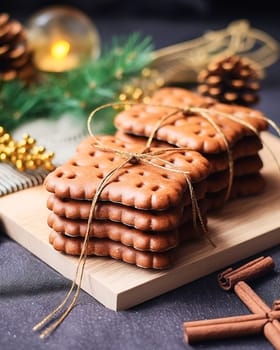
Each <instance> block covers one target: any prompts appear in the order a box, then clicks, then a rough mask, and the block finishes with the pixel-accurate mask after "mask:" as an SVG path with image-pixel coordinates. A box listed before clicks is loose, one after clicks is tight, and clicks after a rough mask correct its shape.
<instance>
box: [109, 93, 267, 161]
mask: <svg viewBox="0 0 280 350" xmlns="http://www.w3.org/2000/svg"><path fill="white" fill-rule="evenodd" d="M174 89H176V95H177V96H179V95H180V94H182V100H184V99H185V98H186V99H188V100H190V102H189V104H187V105H184V104H182V105H180V104H179V103H177V102H176V101H177V100H176V99H174V102H172V98H171V97H170V96H171V95H172V94H173V93H174ZM192 99H193V102H191V100H192ZM205 102H206V101H205ZM157 103H159V104H166V105H173V106H178V107H182V108H188V107H189V106H190V105H191V106H197V105H198V106H200V105H201V104H198V100H197V96H196V95H195V94H193V93H192V92H190V91H187V90H185V89H179V88H163V89H161V90H159V91H158V92H156V93H155V96H154V97H152V98H151V106H149V105H144V104H143V105H137V106H135V107H134V106H133V107H132V108H130V109H127V110H124V111H122V112H120V113H119V114H118V115H117V116H116V117H115V120H114V122H115V126H116V128H117V129H118V130H121V131H123V132H125V133H129V134H134V135H138V136H145V137H149V136H150V135H151V133H152V132H153V131H154V129H155V127H156V125H157V123H158V121H159V120H160V119H161V118H162V117H164V116H166V115H168V114H170V113H171V112H172V109H170V108H167V107H155V106H152V105H153V104H157ZM216 105H217V106H218V107H217V109H216ZM173 111H174V110H173ZM209 111H210V112H211V118H212V119H213V121H214V122H215V123H216V125H217V126H218V127H219V128H220V129H221V131H222V133H223V136H222V135H221V134H220V133H219V132H218V131H217V129H216V128H215V127H214V126H213V125H211V123H210V122H209V121H208V120H207V119H205V118H204V117H203V116H202V115H199V113H198V112H197V113H192V112H188V113H187V115H186V113H184V112H182V111H178V113H176V114H175V115H173V116H172V117H170V118H169V119H168V120H166V121H165V122H164V123H163V124H162V126H160V128H159V129H158V131H157V133H156V136H155V139H157V140H159V141H165V142H168V143H170V144H172V145H175V146H178V147H187V148H189V149H193V150H196V151H198V152H200V153H203V154H206V153H210V154H212V153H221V152H226V151H227V145H226V144H225V142H224V137H225V138H226V139H227V142H228V145H229V147H230V148H231V147H233V145H234V144H235V143H236V142H237V141H239V140H240V139H242V138H243V137H245V136H248V135H252V134H253V132H252V131H251V130H250V128H248V127H247V126H245V125H242V124H241V123H239V122H237V121H234V120H232V119H230V118H227V117H225V116H224V115H222V114H221V113H219V112H222V113H228V114H230V115H231V116H233V117H236V118H237V119H238V120H240V121H242V122H245V123H249V124H250V125H251V126H252V127H253V128H255V129H256V130H257V131H258V132H260V131H262V130H266V129H267V127H268V124H267V122H266V120H265V118H264V116H263V114H262V113H261V112H259V111H255V110H252V109H249V108H246V107H241V106H228V105H223V104H217V103H214V104H213V106H211V107H209Z"/></svg>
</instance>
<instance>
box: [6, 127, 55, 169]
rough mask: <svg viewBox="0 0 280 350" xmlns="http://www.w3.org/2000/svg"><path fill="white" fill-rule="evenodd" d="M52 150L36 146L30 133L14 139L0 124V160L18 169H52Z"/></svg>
mask: <svg viewBox="0 0 280 350" xmlns="http://www.w3.org/2000/svg"><path fill="white" fill-rule="evenodd" d="M53 157H54V153H53V152H47V151H46V149H45V147H42V146H37V145H36V140H35V139H34V138H33V137H31V136H30V135H27V134H26V135H24V136H23V137H22V140H20V141H16V140H14V139H13V138H12V136H11V135H10V134H9V133H7V132H6V131H5V129H4V128H3V127H1V126H0V162H5V163H10V164H12V165H13V166H15V167H16V169H17V170H19V171H22V172H23V171H25V170H35V169H38V168H42V169H44V170H47V171H52V170H53V169H54V168H55V166H54V165H53V163H52V159H53Z"/></svg>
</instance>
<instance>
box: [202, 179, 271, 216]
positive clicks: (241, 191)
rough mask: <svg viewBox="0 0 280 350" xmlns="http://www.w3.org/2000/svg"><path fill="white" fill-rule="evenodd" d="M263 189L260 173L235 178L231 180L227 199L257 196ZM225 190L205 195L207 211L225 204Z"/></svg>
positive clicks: (263, 183) (263, 181)
mask: <svg viewBox="0 0 280 350" xmlns="http://www.w3.org/2000/svg"><path fill="white" fill-rule="evenodd" d="M264 188H265V180H264V178H263V176H262V175H261V174H260V173H256V174H249V175H243V176H236V177H235V178H234V179H233V184H232V189H231V193H230V197H229V199H230V200H232V199H235V198H239V197H247V196H253V195H258V194H260V193H262V192H263V190H264ZM225 196H226V189H224V190H221V191H217V192H212V193H210V192H209V193H207V194H206V203H207V204H206V205H207V208H208V211H211V210H214V209H218V208H221V207H222V206H223V205H224V203H225Z"/></svg>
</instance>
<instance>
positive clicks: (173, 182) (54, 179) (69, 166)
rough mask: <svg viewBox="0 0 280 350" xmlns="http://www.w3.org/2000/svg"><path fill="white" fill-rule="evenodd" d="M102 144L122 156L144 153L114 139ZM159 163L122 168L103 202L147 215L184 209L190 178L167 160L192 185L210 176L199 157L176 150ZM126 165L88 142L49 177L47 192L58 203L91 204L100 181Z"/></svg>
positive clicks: (107, 138) (137, 146)
mask: <svg viewBox="0 0 280 350" xmlns="http://www.w3.org/2000/svg"><path fill="white" fill-rule="evenodd" d="M100 140H101V141H102V143H104V144H106V145H107V146H109V147H114V148H115V149H118V150H121V151H127V152H139V151H141V150H142V149H143V147H142V146H139V145H132V144H125V143H124V142H122V141H119V140H118V139H116V138H115V137H113V136H104V137H101V138H100ZM155 150H158V149H155ZM159 157H160V159H159V158H156V159H155V158H153V160H152V161H153V162H154V164H155V165H150V164H146V163H145V164H144V163H142V162H140V163H138V164H135V163H133V164H130V163H129V164H126V165H125V166H123V167H122V168H121V169H120V170H119V171H118V172H117V173H116V174H115V175H114V176H113V178H112V179H111V180H110V181H109V182H108V183H107V184H106V186H105V188H104V189H103V190H102V192H101V194H100V196H99V200H102V201H110V202H114V203H120V204H122V205H126V206H131V207H135V208H138V209H144V210H164V209H166V208H169V207H172V206H176V205H178V204H179V203H181V201H182V199H183V198H186V196H187V193H188V192H189V188H188V185H187V184H186V178H185V176H184V175H182V174H180V173H179V172H174V171H172V169H170V165H166V164H165V163H164V160H165V161H168V162H170V163H172V164H173V166H175V167H176V169H180V170H179V171H181V170H182V171H186V172H188V174H189V178H190V180H191V182H193V183H199V182H202V181H203V180H204V179H206V178H207V176H208V174H209V172H210V166H209V162H208V161H207V160H206V159H205V158H204V157H203V156H202V155H201V154H199V153H197V152H193V151H179V150H176V149H174V152H173V151H172V152H165V153H163V154H161V155H160V156H159ZM123 162H124V158H123V157H122V156H121V155H117V154H115V153H114V152H110V151H102V150H100V149H98V148H97V147H96V145H95V144H94V139H93V138H87V139H85V140H84V141H83V142H82V143H81V144H80V145H79V147H78V150H77V153H76V155H75V156H74V157H73V158H72V159H71V160H70V161H68V162H66V163H65V164H63V165H62V166H60V167H57V168H56V169H55V170H54V171H53V172H51V173H50V174H48V176H47V177H46V179H45V182H44V183H45V187H46V189H47V190H48V191H49V192H52V193H55V195H56V196H57V197H61V198H72V199H87V200H91V199H92V198H93V196H94V195H95V192H96V188H97V187H98V185H99V184H100V181H101V180H102V179H104V177H105V176H106V175H107V174H108V173H109V172H110V171H111V170H112V169H115V168H116V167H118V166H119V165H120V164H122V163H123ZM158 166H162V167H163V168H159V167H158ZM171 168H172V167H171Z"/></svg>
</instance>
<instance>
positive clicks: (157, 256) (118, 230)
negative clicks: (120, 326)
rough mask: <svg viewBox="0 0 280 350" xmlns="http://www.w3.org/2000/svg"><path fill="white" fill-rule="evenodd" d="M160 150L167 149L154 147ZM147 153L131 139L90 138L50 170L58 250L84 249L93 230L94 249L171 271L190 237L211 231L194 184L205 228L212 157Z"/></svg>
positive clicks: (48, 185)
mask: <svg viewBox="0 0 280 350" xmlns="http://www.w3.org/2000/svg"><path fill="white" fill-rule="evenodd" d="M100 143H101V145H102V146H101V147H100ZM103 146H105V147H106V150H105V149H104V148H103ZM155 150H162V148H156V149H155V148H151V150H149V152H154V151H155ZM142 152H143V144H141V143H129V142H124V141H122V140H119V139H118V138H116V137H115V136H102V137H101V136H100V137H99V138H98V140H97V139H95V138H93V137H88V138H87V139H85V140H84V141H83V142H82V143H81V144H80V145H79V147H78V148H77V152H76V154H75V155H74V156H73V158H72V159H70V160H69V161H68V162H67V163H65V164H63V165H61V166H59V167H58V168H56V169H55V170H54V171H53V172H52V173H50V174H49V175H48V176H47V178H46V179H45V187H46V189H47V190H48V191H49V192H50V195H49V197H48V201H47V206H48V208H49V210H50V214H49V217H48V225H49V226H50V227H51V229H52V231H51V233H50V237H49V239H50V243H51V244H52V245H53V247H54V248H55V249H57V250H59V251H62V252H65V253H66V254H71V255H79V254H80V253H81V249H82V245H83V243H84V237H85V235H86V233H87V232H88V233H89V240H88V245H87V254H88V255H97V256H110V257H112V258H115V259H119V260H122V261H125V262H127V263H131V264H135V265H137V266H140V267H144V268H155V269H163V268H167V267H169V266H170V265H171V264H172V262H173V260H174V257H175V256H176V254H175V253H174V252H176V250H177V249H178V247H180V246H181V244H183V243H182V242H183V241H185V240H188V239H192V238H194V237H197V235H199V236H201V234H203V232H202V233H201V232H197V230H196V228H195V227H194V226H195V222H194V216H193V209H194V206H193V204H194V200H193V197H192V195H191V189H193V191H194V193H195V196H196V199H197V203H198V207H199V209H200V214H201V217H200V219H201V220H198V223H197V225H198V228H200V227H201V226H203V225H201V226H200V224H201V222H204V224H205V225H206V221H207V220H206V211H207V206H206V199H205V193H206V190H207V178H208V175H209V172H210V168H211V167H210V164H209V162H208V160H207V159H206V158H205V157H203V156H202V155H201V154H200V153H198V152H195V151H189V150H182V149H181V150H179V149H178V148H176V147H174V150H171V151H168V152H165V151H162V152H161V154H158V155H156V156H155V155H154V154H153V153H150V154H148V155H147V156H145V157H144V160H139V158H138V154H139V153H142ZM133 154H136V156H133ZM146 154H147V153H146ZM146 154H145V155H146ZM128 159H131V160H130V161H129V162H127V163H126V164H124V162H125V161H127V160H128ZM114 169H117V170H114ZM112 170H114V171H113V174H112V177H111V178H110V179H108V178H107V176H108V174H109V173H110V172H111V171H112ZM183 172H185V173H183ZM185 174H187V178H188V179H189V183H190V184H191V185H189V184H188V183H187V179H186V175H185ZM105 178H106V183H105V186H104V188H103V189H102V191H101V192H100V194H99V195H98V200H97V203H96V205H95V206H94V207H92V200H93V198H94V196H95V193H96V191H97V189H98V186H99V184H100V183H101V181H102V180H104V179H105ZM91 211H93V217H91ZM198 231H199V230H198Z"/></svg>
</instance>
